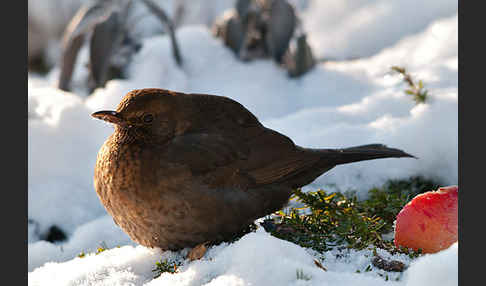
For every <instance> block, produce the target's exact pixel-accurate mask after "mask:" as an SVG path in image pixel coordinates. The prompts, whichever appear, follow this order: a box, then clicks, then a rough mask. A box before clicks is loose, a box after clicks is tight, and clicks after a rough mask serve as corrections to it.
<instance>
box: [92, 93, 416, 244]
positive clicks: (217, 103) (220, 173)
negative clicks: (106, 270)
mask: <svg viewBox="0 0 486 286" xmlns="http://www.w3.org/2000/svg"><path fill="white" fill-rule="evenodd" d="M92 116H93V117H94V118H96V119H101V120H103V121H106V122H108V123H110V124H113V125H114V132H113V133H112V134H111V135H110V136H109V137H108V138H107V140H106V141H105V142H104V144H103V145H102V147H101V148H100V150H99V152H98V155H97V159H96V165H95V170H94V187H95V190H96V193H97V195H98V197H99V199H100V201H101V203H102V204H103V205H104V207H105V209H106V210H107V212H108V213H109V214H110V215H111V216H112V217H113V220H114V222H115V223H116V224H117V225H118V226H119V227H120V228H121V229H122V230H123V231H125V232H126V233H127V234H128V235H129V237H130V238H131V239H132V240H133V241H135V242H137V243H138V244H140V245H143V246H146V247H151V248H155V247H158V248H160V249H162V250H173V251H176V250H180V249H184V248H187V247H188V248H191V247H192V248H193V249H194V248H196V247H198V246H200V245H204V244H205V243H208V242H221V241H225V240H227V239H228V238H230V237H233V235H234V234H235V233H238V232H240V231H241V230H242V229H244V228H245V227H248V225H250V224H252V223H253V222H254V221H255V220H256V219H258V218H261V217H264V216H265V215H268V214H271V213H273V212H275V211H278V210H279V209H281V208H282V207H283V206H285V204H287V203H288V200H289V198H290V196H291V194H292V192H293V190H294V189H296V188H300V187H302V186H305V185H307V184H309V183H311V182H313V181H314V180H315V179H316V178H317V177H319V176H320V175H322V174H323V173H325V172H327V171H329V170H331V169H332V168H334V167H335V166H338V165H342V164H347V163H352V162H358V161H363V160H371V159H379V158H401V157H411V158H415V157H414V156H413V155H410V154H408V153H406V152H404V151H402V150H399V149H394V148H388V147H386V146H385V145H382V144H368V145H361V146H355V147H349V148H342V149H324V148H322V149H311V148H305V147H300V146H298V145H296V144H294V143H293V141H292V140H291V139H290V138H289V137H287V136H285V135H283V134H281V133H279V132H277V131H274V130H272V129H270V128H267V127H265V126H263V125H262V124H261V123H260V121H259V120H258V119H257V117H256V116H255V115H253V114H252V113H251V112H250V111H249V110H248V109H246V108H245V107H244V106H243V105H242V104H240V103H238V102H237V101H235V100H233V99H231V98H229V97H224V96H217V95H209V94H195V93H182V92H175V91H170V90H166V89H159V88H144V89H135V90H132V91H130V92H128V93H127V94H126V95H125V96H124V97H123V99H122V100H121V102H120V103H119V104H118V107H117V108H116V110H102V111H97V112H94V113H92Z"/></svg>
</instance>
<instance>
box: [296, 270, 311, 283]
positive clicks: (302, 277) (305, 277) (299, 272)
mask: <svg viewBox="0 0 486 286" xmlns="http://www.w3.org/2000/svg"><path fill="white" fill-rule="evenodd" d="M295 272H296V275H297V280H305V281H309V280H311V278H312V276H310V275H307V274H304V270H302V269H297V270H296V271H295Z"/></svg>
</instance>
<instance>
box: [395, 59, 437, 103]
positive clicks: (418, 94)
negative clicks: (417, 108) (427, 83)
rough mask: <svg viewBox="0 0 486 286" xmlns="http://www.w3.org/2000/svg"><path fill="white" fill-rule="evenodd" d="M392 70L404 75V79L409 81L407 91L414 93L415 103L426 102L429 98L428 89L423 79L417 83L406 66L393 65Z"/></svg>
mask: <svg viewBox="0 0 486 286" xmlns="http://www.w3.org/2000/svg"><path fill="white" fill-rule="evenodd" d="M391 70H392V71H394V72H397V73H399V74H401V75H402V76H403V81H404V82H405V83H407V84H408V87H409V88H408V89H406V90H405V93H406V94H409V95H412V96H413V100H415V103H417V104H419V103H424V102H425V101H426V100H427V95H428V90H426V89H425V88H424V82H423V81H422V80H419V81H418V83H415V82H414V81H413V79H412V76H411V75H410V74H409V73H407V70H406V69H405V68H404V67H399V66H392V67H391Z"/></svg>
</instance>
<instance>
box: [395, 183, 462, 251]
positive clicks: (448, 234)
mask: <svg viewBox="0 0 486 286" xmlns="http://www.w3.org/2000/svg"><path fill="white" fill-rule="evenodd" d="M457 193H458V187H457V186H449V187H443V188H439V189H438V190H437V191H430V192H426V193H423V194H420V195H417V196H416V197H415V198H413V199H412V200H411V201H410V202H409V203H408V204H406V205H405V206H404V207H403V209H402V210H401V211H400V212H399V213H398V215H397V219H396V223H395V246H397V247H398V246H404V247H407V248H413V249H414V250H416V251H417V250H418V249H419V248H421V249H422V252H423V253H434V252H438V251H440V250H443V249H446V248H448V247H449V246H451V244H453V243H454V242H456V241H457Z"/></svg>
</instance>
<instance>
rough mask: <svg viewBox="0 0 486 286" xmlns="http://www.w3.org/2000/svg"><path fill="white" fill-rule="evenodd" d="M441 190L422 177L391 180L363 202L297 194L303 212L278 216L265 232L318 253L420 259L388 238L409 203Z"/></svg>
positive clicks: (347, 194)
mask: <svg viewBox="0 0 486 286" xmlns="http://www.w3.org/2000/svg"><path fill="white" fill-rule="evenodd" d="M438 185H439V184H438V183H437V182H435V181H433V180H426V179H424V178H422V177H412V178H409V179H408V180H391V181H388V182H387V183H385V184H384V185H383V186H381V187H375V188H373V189H371V190H369V197H368V198H367V199H366V200H362V201H359V200H358V199H357V197H356V195H355V192H353V191H348V192H345V193H341V192H335V193H332V194H331V193H327V192H326V191H324V190H317V191H311V192H302V190H300V189H297V190H295V191H294V194H293V196H292V198H291V199H293V200H297V201H299V202H301V203H302V204H303V206H302V207H299V208H290V209H288V210H286V211H285V212H284V211H279V212H277V215H278V218H277V220H276V221H275V219H274V220H271V221H269V220H268V219H267V220H266V221H265V222H264V224H265V225H264V226H265V228H266V229H267V231H269V232H270V233H271V234H272V235H274V236H276V237H278V238H281V239H285V240H288V241H291V242H293V243H296V244H298V245H300V246H302V247H306V248H312V249H314V250H316V251H318V252H324V251H327V250H331V249H334V248H336V247H338V249H346V248H348V249H356V250H361V249H365V248H373V247H374V248H376V247H379V248H382V249H385V250H387V251H388V252H390V253H392V254H394V253H403V254H407V255H409V256H410V257H411V258H415V257H417V256H419V255H420V252H414V251H413V250H410V249H403V248H401V249H398V248H396V247H395V245H394V244H393V242H392V241H388V240H386V239H384V238H383V235H385V234H388V233H389V232H391V231H392V230H393V223H394V220H395V218H396V215H397V214H398V212H400V210H401V209H402V207H403V206H404V205H405V204H406V203H408V202H409V201H410V200H411V199H412V198H413V197H414V196H415V195H417V194H419V193H423V192H426V191H430V190H433V189H435V188H436V187H437V186H438Z"/></svg>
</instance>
